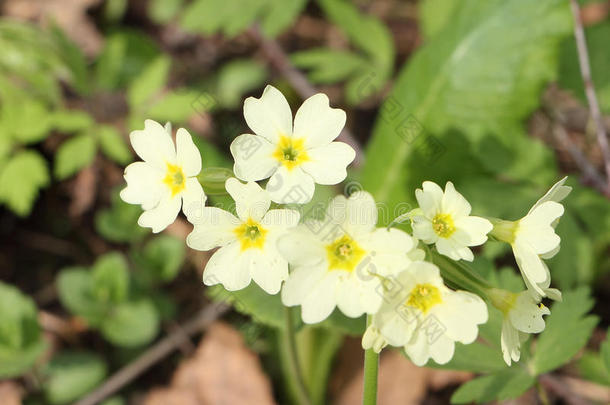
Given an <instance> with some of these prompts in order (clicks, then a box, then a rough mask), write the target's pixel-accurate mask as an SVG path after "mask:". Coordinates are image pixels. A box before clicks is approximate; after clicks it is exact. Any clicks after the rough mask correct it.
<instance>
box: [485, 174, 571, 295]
mask: <svg viewBox="0 0 610 405" xmlns="http://www.w3.org/2000/svg"><path fill="white" fill-rule="evenodd" d="M566 179H567V177H564V178H563V179H561V180H560V181H559V182H557V183H556V184H555V185H553V187H551V189H550V190H549V191H548V192H547V193H546V194H545V195H544V196H543V197H542V198H540V199H539V200H538V201H537V202H536V203H535V204H534V206H533V207H532V208H531V209H530V210H529V212H528V213H527V215H526V216H525V217H523V218H521V219H520V220H518V221H504V220H494V229H493V230H492V232H491V235H493V236H494V237H496V238H497V239H499V240H501V241H504V242H507V243H509V244H510V245H511V246H512V249H513V254H514V255H515V260H516V261H517V265H518V266H519V270H520V271H521V275H522V276H523V279H524V281H525V284H526V286H527V288H528V290H529V291H530V292H531V294H532V295H533V297H534V299H537V300H539V299H540V298H541V297H547V296H548V297H550V298H552V299H561V293H560V292H559V291H558V290H555V289H549V285H550V283H551V275H550V272H549V269H548V267H547V266H546V264H545V262H544V260H543V259H550V258H552V257H553V256H555V254H557V252H559V248H560V242H561V239H560V238H559V236H558V235H557V234H556V233H555V227H556V226H557V223H558V222H559V218H560V217H561V216H562V215H563V212H564V208H563V205H561V204H560V202H561V201H562V200H563V199H564V198H565V197H566V196H567V195H568V194H569V193H570V191H571V190H572V188H571V187H568V186H564V183H565V181H566Z"/></svg>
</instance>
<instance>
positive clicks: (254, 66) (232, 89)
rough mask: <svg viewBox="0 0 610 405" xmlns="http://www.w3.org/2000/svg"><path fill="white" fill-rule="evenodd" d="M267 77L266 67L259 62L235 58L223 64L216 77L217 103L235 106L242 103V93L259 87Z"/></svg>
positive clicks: (228, 106) (230, 106)
mask: <svg viewBox="0 0 610 405" xmlns="http://www.w3.org/2000/svg"><path fill="white" fill-rule="evenodd" d="M266 77H267V69H266V68H265V66H263V65H261V64H260V63H259V62H256V61H252V60H248V59H237V60H232V61H231V62H229V63H227V64H225V65H223V67H222V68H221V70H220V72H219V73H218V78H217V91H216V94H217V96H218V100H219V103H220V104H221V105H223V106H224V107H227V108H236V107H238V106H240V105H241V103H243V97H244V94H246V93H248V92H249V91H252V90H254V89H256V88H258V87H260V86H261V85H262V84H263V82H264V80H265V78H266Z"/></svg>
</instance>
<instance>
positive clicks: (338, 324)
mask: <svg viewBox="0 0 610 405" xmlns="http://www.w3.org/2000/svg"><path fill="white" fill-rule="evenodd" d="M316 326H319V327H321V328H326V329H332V330H336V331H339V332H341V333H343V334H345V335H348V336H355V337H359V336H362V335H363V334H364V331H365V329H366V317H365V316H361V317H359V318H349V317H347V316H345V315H343V313H342V312H341V311H340V310H339V309H335V310H334V311H333V313H332V314H330V316H329V317H328V318H326V319H325V320H324V321H323V322H321V323H319V324H318V325H316Z"/></svg>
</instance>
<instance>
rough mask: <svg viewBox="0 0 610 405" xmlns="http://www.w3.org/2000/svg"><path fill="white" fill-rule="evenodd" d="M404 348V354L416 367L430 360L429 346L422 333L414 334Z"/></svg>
mask: <svg viewBox="0 0 610 405" xmlns="http://www.w3.org/2000/svg"><path fill="white" fill-rule="evenodd" d="M404 348H405V353H407V355H408V356H409V358H410V359H411V361H412V362H413V364H415V365H416V366H420V367H421V366H423V365H425V364H426V363H427V362H428V360H429V359H430V345H428V342H427V341H426V337H425V336H424V334H423V333H414V334H413V337H412V339H411V341H410V342H409V343H407V344H406V345H405V347H404Z"/></svg>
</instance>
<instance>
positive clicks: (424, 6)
mask: <svg viewBox="0 0 610 405" xmlns="http://www.w3.org/2000/svg"><path fill="white" fill-rule="evenodd" d="M459 5H460V2H459V1H456V0H423V1H420V2H419V4H418V8H417V11H418V12H419V20H418V22H419V24H420V28H421V31H422V34H423V36H424V38H425V39H426V40H428V39H430V38H432V37H433V36H434V35H435V34H436V33H438V32H440V31H442V29H443V28H444V27H445V25H447V23H449V22H451V19H452V16H453V14H454V13H455V12H456V11H457V8H458V7H459Z"/></svg>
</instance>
